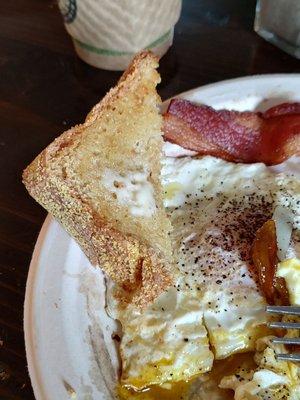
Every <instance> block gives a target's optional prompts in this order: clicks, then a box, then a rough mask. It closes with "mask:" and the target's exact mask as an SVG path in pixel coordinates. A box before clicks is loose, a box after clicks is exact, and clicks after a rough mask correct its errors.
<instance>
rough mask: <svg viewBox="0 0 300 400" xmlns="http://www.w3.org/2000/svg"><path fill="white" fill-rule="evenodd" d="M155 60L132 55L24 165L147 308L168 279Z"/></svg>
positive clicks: (91, 252) (44, 201)
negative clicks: (92, 102)
mask: <svg viewBox="0 0 300 400" xmlns="http://www.w3.org/2000/svg"><path fill="white" fill-rule="evenodd" d="M157 66H158V61H157V59H156V57H155V56H153V55H152V54H151V53H149V52H143V53H140V54H139V55H137V56H136V57H135V59H134V60H133V62H132V63H131V65H130V66H129V68H128V69H127V71H125V73H124V74H123V76H122V77H121V79H120V81H119V82H118V84H117V86H116V87H115V88H113V89H111V90H110V91H109V92H108V93H107V95H106V96H105V97H104V98H103V100H102V101H101V102H100V103H99V104H97V105H96V106H95V107H94V108H93V109H92V111H91V112H90V113H89V115H88V116H87V119H86V121H85V122H84V123H83V124H81V125H78V126H75V127H74V128H71V129H70V130H68V131H66V132H64V133H63V134H62V135H61V136H59V137H58V138H57V139H56V140H54V142H53V143H51V144H50V145H49V146H48V147H47V148H46V149H45V150H44V151H43V152H42V153H41V154H40V155H39V156H38V157H37V158H36V159H35V160H34V161H33V162H32V163H31V164H30V165H29V166H28V167H27V168H26V170H25V171H24V174H23V180H24V184H25V186H26V188H27V189H28V191H29V193H30V194H31V196H32V197H34V198H35V200H36V201H38V202H39V203H40V204H41V205H42V206H43V207H45V208H46V209H47V210H48V211H49V212H50V213H51V214H52V215H53V216H54V217H55V218H56V219H58V220H59V221H60V222H61V223H62V225H63V226H64V227H65V229H66V230H67V231H68V233H69V234H70V235H71V236H73V237H74V238H75V239H76V241H77V242H78V243H79V244H80V246H81V248H82V249H83V251H84V252H85V254H86V255H87V257H88V258H89V260H90V261H91V263H92V264H93V265H99V266H100V267H101V268H102V269H103V270H104V271H105V272H106V273H107V274H108V275H109V276H110V278H112V280H113V281H114V282H116V283H117V286H118V287H119V288H121V292H122V300H123V301H125V302H130V303H134V304H135V305H137V306H141V307H143V306H145V305H147V304H149V303H150V302H152V301H153V300H154V298H155V297H157V296H158V294H160V293H161V292H162V291H163V290H164V289H166V288H167V287H168V286H169V285H170V283H171V281H172V274H171V264H172V250H171V242H170V239H169V232H170V230H171V225H170V222H169V220H168V218H167V216H166V213H165V210H164V207H163V201H162V188H161V184H160V177H159V174H160V168H161V166H160V157H161V151H162V144H163V139H162V131H161V126H162V117H161V115H160V114H159V110H158V106H159V104H160V102H161V100H160V98H159V96H158V94H157V92H156V85H157V83H159V81H160V77H159V74H158V73H157V71H156V68H157Z"/></svg>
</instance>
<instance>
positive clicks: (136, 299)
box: [23, 53, 172, 307]
mask: <svg viewBox="0 0 300 400" xmlns="http://www.w3.org/2000/svg"><path fill="white" fill-rule="evenodd" d="M156 67H157V60H156V58H155V57H154V56H153V55H151V54H149V53H141V54H140V55H139V56H137V57H136V58H135V59H134V61H133V63H132V64H131V66H130V67H129V69H128V70H127V71H126V72H125V73H124V75H123V76H122V77H121V79H120V81H119V83H118V85H117V86H116V87H115V88H113V89H111V91H110V92H109V93H108V94H107V95H106V96H105V98H104V99H103V100H102V101H101V102H100V103H99V104H97V105H96V106H95V107H94V108H93V109H92V110H91V112H90V113H89V114H88V116H87V118H86V121H85V122H84V123H83V124H82V125H78V126H75V127H74V128H71V129H70V130H68V131H66V132H65V133H63V134H62V135H61V136H60V137H58V138H57V139H56V140H55V141H54V142H53V143H51V144H50V145H49V146H48V147H47V148H46V149H45V150H44V151H43V152H42V153H41V154H40V155H39V156H38V157H37V158H36V159H35V160H34V161H33V162H32V163H31V164H30V165H29V166H28V167H27V168H26V170H25V171H24V173H23V182H24V184H25V186H26V188H27V190H28V191H29V193H30V194H31V195H32V197H34V198H35V199H36V200H37V201H38V202H39V203H40V204H41V205H42V206H43V207H45V208H46V209H47V210H48V211H49V212H50V213H51V214H52V215H53V216H54V217H55V218H56V219H58V220H59V221H60V222H61V223H62V225H63V226H64V227H65V229H66V230H67V232H68V233H69V234H70V235H71V236H73V237H74V238H75V240H76V241H77V242H78V243H79V245H80V246H81V248H82V249H83V251H84V252H85V254H86V255H87V257H88V258H89V260H90V262H91V263H92V264H93V265H99V266H101V268H102V269H103V270H104V271H105V272H106V273H107V274H108V275H109V276H110V277H111V278H112V279H113V280H114V281H115V282H116V283H117V284H118V285H119V286H120V289H121V290H120V293H122V301H123V302H124V303H128V302H130V303H131V304H135V305H137V306H139V307H144V306H146V305H147V304H149V303H151V302H152V301H153V300H154V299H155V298H156V297H157V296H158V295H159V294H160V293H161V292H162V291H163V290H164V289H166V288H167V287H168V286H169V285H170V284H171V281H172V278H171V273H170V257H169V254H170V252H171V250H170V249H171V245H170V244H169V243H168V242H167V241H166V248H167V247H168V246H169V249H167V250H166V254H167V256H165V255H164V254H162V252H160V251H157V249H156V250H154V248H153V247H152V246H151V243H147V242H146V241H144V240H141V238H139V237H138V236H137V235H134V234H131V233H128V232H124V229H119V226H118V224H116V223H115V222H114V221H112V220H109V218H107V216H106V215H105V213H104V214H103V215H102V214H99V210H97V209H95V207H94V206H93V204H92V203H91V202H89V200H88V197H87V196H86V195H85V193H84V190H83V189H82V188H78V187H76V186H75V185H71V184H70V182H68V179H64V173H65V172H64V170H63V169H62V170H61V171H60V172H59V174H58V173H57V172H53V170H52V169H51V167H52V166H53V165H55V163H56V159H57V158H58V157H64V156H61V153H62V152H63V151H64V149H65V148H70V147H71V146H75V147H76V141H78V140H80V138H81V136H82V135H83V133H84V132H85V130H86V129H87V128H88V127H89V126H91V125H92V124H94V123H96V122H97V121H99V120H101V118H102V117H103V116H105V115H106V113H107V111H108V110H110V108H111V107H112V105H113V104H114V102H115V100H116V99H119V98H120V97H124V96H126V93H127V92H129V91H130V92H131V93H132V91H134V90H139V88H140V86H139V81H140V80H142V79H144V77H145V74H146V75H147V79H149V80H150V81H151V82H152V83H153V85H154V87H155V85H156V83H157V82H159V75H158V74H157V72H156V71H155V68H156ZM143 90H149V91H150V90H151V88H149V89H148V88H146V89H145V88H144V87H143ZM152 91H153V90H152ZM151 96H152V97H151V99H153V101H155V102H156V103H157V102H159V97H158V95H157V94H156V92H155V91H153V93H152V92H151ZM155 146H156V144H155ZM158 146H159V145H158ZM158 150H159V149H158ZM154 164H155V163H154ZM156 168H159V165H157V167H156ZM158 201H159V203H162V199H161V198H159V199H158ZM166 226H167V224H166ZM162 244H164V242H163V241H162Z"/></svg>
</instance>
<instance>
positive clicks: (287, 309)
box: [266, 306, 300, 315]
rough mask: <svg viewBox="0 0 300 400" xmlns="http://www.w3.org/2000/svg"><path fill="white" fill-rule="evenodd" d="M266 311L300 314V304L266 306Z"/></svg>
mask: <svg viewBox="0 0 300 400" xmlns="http://www.w3.org/2000/svg"><path fill="white" fill-rule="evenodd" d="M266 311H267V312H269V313H272V314H287V315H300V306H267V307H266Z"/></svg>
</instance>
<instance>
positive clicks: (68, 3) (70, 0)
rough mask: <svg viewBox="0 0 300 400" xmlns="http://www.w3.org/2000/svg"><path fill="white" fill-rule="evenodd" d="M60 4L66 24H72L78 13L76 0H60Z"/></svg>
mask: <svg viewBox="0 0 300 400" xmlns="http://www.w3.org/2000/svg"><path fill="white" fill-rule="evenodd" d="M58 6H59V8H60V11H61V13H62V15H63V17H64V21H65V23H66V24H70V23H71V22H73V21H74V20H75V18H76V14H77V4H76V0H59V1H58Z"/></svg>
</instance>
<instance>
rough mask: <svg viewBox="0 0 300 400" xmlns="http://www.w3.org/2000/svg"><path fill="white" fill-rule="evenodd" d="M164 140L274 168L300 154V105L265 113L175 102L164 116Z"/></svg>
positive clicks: (210, 153) (273, 108) (236, 160)
mask: <svg viewBox="0 0 300 400" xmlns="http://www.w3.org/2000/svg"><path fill="white" fill-rule="evenodd" d="M163 130H164V138H165V140H168V141H170V142H172V143H176V144H178V145H180V146H182V147H184V148H186V149H189V150H194V151H196V152H197V153H198V154H201V155H212V156H216V157H220V158H223V159H225V160H228V161H234V162H244V163H253V162H264V163H265V164H268V165H272V164H278V163H280V162H283V161H284V160H286V159H287V158H289V157H291V156H292V155H296V154H300V103H283V104H281V105H279V106H276V107H272V108H271V109H269V110H267V111H266V112H264V113H254V112H238V111H229V110H219V111H217V110H215V109H213V108H212V107H209V106H205V105H200V106H199V105H196V104H193V103H191V102H189V101H187V100H182V99H174V100H172V101H171V102H170V105H169V108H168V110H167V112H166V113H165V114H164V126H163Z"/></svg>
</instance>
